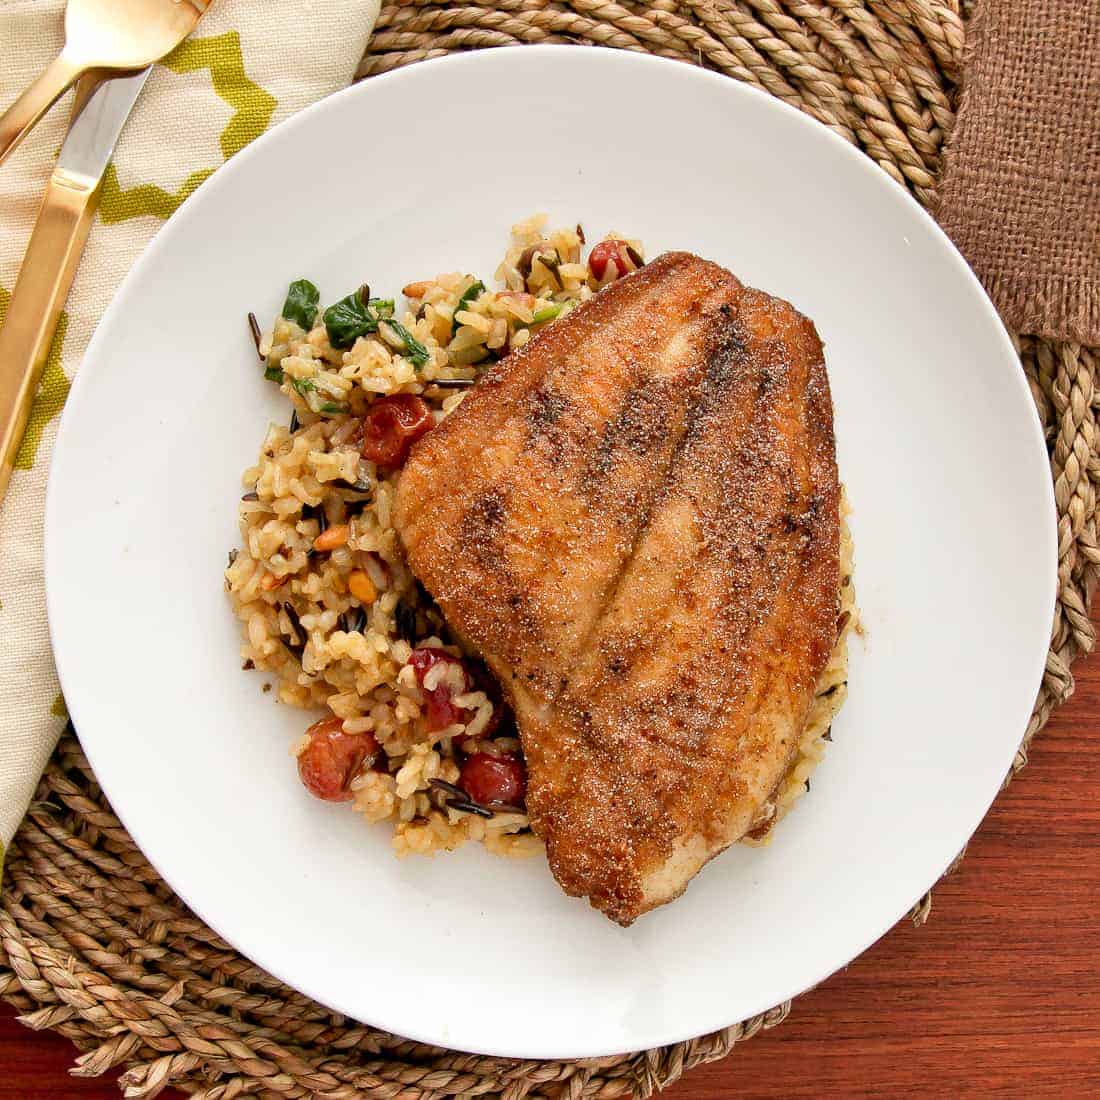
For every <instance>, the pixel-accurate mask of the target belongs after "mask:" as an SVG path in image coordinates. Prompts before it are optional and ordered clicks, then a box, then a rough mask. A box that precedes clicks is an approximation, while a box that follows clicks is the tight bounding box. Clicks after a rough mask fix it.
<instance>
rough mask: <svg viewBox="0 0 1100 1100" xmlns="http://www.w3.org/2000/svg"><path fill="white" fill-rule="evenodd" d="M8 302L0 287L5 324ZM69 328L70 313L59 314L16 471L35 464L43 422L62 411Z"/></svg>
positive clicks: (1, 319) (66, 390)
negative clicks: (63, 364)
mask: <svg viewBox="0 0 1100 1100" xmlns="http://www.w3.org/2000/svg"><path fill="white" fill-rule="evenodd" d="M10 301H11V292H10V291H8V290H5V289H4V287H2V286H0V325H2V324H3V323H4V316H5V315H6V314H7V312H8V302H10ZM68 327H69V315H68V314H67V313H62V314H61V318H60V320H59V321H58V322H57V329H56V330H55V331H54V334H53V342H52V343H51V344H50V351H49V355H48V357H47V359H46V370H45V372H44V373H43V375H42V382H41V384H40V385H39V387H38V393H37V394H36V396H35V399H34V404H33V405H31V418H30V420H29V421H28V423H27V430H26V432H25V433H24V434H23V442H22V444H21V445H20V447H19V451H18V453H17V454H16V456H15V468H16V469H17V470H29V469H30V468H31V467H32V466H33V465H34V460H35V456H36V455H37V454H38V444H39V443H41V442H42V433H43V432H44V431H45V430H46V425H47V424H48V423H49V422H50V421H51V420H53V418H54V417H55V416H57V414H58V413H59V412H61V410H62V408H63V407H64V405H65V399H66V398H67V397H68V396H69V386H70V385H71V383H70V382H69V380H68V379H67V378H66V377H65V372H64V371H63V370H62V369H61V349H62V348H63V347H64V346H65V333H66V331H67V330H68Z"/></svg>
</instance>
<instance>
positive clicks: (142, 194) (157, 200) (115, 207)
mask: <svg viewBox="0 0 1100 1100" xmlns="http://www.w3.org/2000/svg"><path fill="white" fill-rule="evenodd" d="M213 174H214V169H213V168H202V169H200V170H199V171H197V172H192V173H191V175H189V176H188V177H187V179H185V180H184V181H183V186H182V187H181V188H180V189H179V190H178V191H165V190H164V188H163V187H157V186H156V184H153V183H143V184H140V185H139V186H137V187H129V188H127V189H126V190H125V191H124V190H123V189H122V188H121V187H120V186H119V182H118V172H117V171H116V170H115V166H114V165H113V164H108V165H107V171H106V172H104V173H103V191H102V193H101V194H100V199H99V216H100V218H101V219H102V221H103V223H104V224H105V225H113V224H114V223H115V222H124V221H126V220H127V219H128V218H140V217H141V216H142V215H143V214H147V215H149V216H150V217H152V218H160V219H161V220H162V221H167V220H168V219H169V218H170V217H171V216H172V215H173V214H174V213H175V212H176V211H177V210H178V209H179V208H180V206H181V205H182V203H183V200H184V199H186V198H187V197H188V196H189V195H190V194H191V192H192V191H194V190H195V188H196V187H198V185H199V184H200V183H202V182H203V180H205V179H206V178H207V177H209V176H212V175H213Z"/></svg>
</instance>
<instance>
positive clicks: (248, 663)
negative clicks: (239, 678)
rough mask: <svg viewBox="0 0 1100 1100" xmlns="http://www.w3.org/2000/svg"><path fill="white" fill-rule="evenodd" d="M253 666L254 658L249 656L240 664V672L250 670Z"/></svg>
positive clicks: (254, 664) (254, 665)
mask: <svg viewBox="0 0 1100 1100" xmlns="http://www.w3.org/2000/svg"><path fill="white" fill-rule="evenodd" d="M255 667H256V662H255V661H254V660H252V658H251V657H249V658H248V660H247V661H245V662H244V664H243V665H241V671H242V672H251V671H252V669H254V668H255Z"/></svg>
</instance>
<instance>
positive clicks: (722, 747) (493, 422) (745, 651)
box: [395, 253, 839, 924]
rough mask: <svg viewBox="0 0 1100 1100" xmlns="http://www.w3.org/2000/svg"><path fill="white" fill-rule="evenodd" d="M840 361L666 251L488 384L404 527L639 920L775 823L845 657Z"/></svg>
mask: <svg viewBox="0 0 1100 1100" xmlns="http://www.w3.org/2000/svg"><path fill="white" fill-rule="evenodd" d="M838 501H839V490H838V484H837V471H836V462H835V453H834V444H833V430H832V405H831V400H830V396H829V386H828V379H827V377H826V373H825V365H824V359H823V355H822V349H821V343H820V341H819V339H818V337H817V334H816V332H815V331H814V327H813V325H812V324H811V323H810V322H809V321H808V320H807V319H806V318H804V317H802V316H801V315H800V314H799V313H797V312H796V311H795V310H794V308H793V307H792V306H790V305H789V304H788V303H786V302H783V301H781V300H779V299H777V298H773V297H771V296H770V295H767V294H764V293H762V292H760V291H756V290H752V289H749V288H746V287H743V286H742V285H741V284H740V283H739V282H738V280H737V279H736V278H734V277H733V276H732V275H731V274H730V273H729V272H727V271H725V270H724V269H723V268H720V267H718V266H717V265H715V264H712V263H709V262H707V261H705V260H701V259H699V258H698V257H696V256H692V255H689V254H686V253H669V254H666V255H664V256H661V257H660V258H659V259H657V260H655V261H654V262H653V263H651V264H649V265H647V266H646V267H644V268H642V269H641V270H640V271H639V272H637V273H636V274H634V275H632V276H630V277H628V278H626V279H622V280H620V281H619V282H617V283H614V284H612V286H611V287H609V288H608V289H607V290H605V291H603V292H602V293H601V294H599V295H598V296H596V297H595V298H594V299H592V300H591V301H589V302H587V303H585V304H584V305H582V306H581V307H579V308H578V309H576V310H575V311H574V312H573V313H571V314H570V315H569V316H567V317H565V318H563V319H562V320H561V321H558V322H556V323H555V324H554V325H552V326H551V327H550V328H549V329H547V330H546V331H545V332H544V333H542V334H540V335H539V336H537V337H535V338H534V339H533V340H532V341H531V342H530V343H529V344H528V345H527V346H526V347H525V348H523V349H521V350H520V351H517V352H513V353H512V355H510V356H509V357H508V358H507V359H506V360H504V361H503V363H501V364H499V365H498V366H497V367H495V368H494V369H493V370H492V371H490V372H489V374H488V375H486V377H485V379H484V380H483V381H482V383H481V384H480V385H479V386H478V387H477V388H476V389H475V390H474V391H473V392H472V393H470V394H469V396H468V397H467V398H466V400H465V401H464V402H463V404H462V405H461V406H460V407H459V408H458V409H457V410H456V411H455V412H454V413H453V414H452V415H451V416H450V417H449V418H448V419H447V420H445V421H444V422H443V423H442V424H441V425H440V426H439V427H438V428H437V429H436V430H435V431H433V432H431V433H429V434H428V435H427V436H426V437H425V438H424V439H423V440H422V441H421V442H420V443H419V444H417V446H416V447H415V448H414V450H413V452H412V455H411V456H410V459H409V462H408V464H407V465H406V467H405V470H404V472H403V473H402V475H401V478H400V482H399V485H398V491H397V502H396V510H395V525H396V527H397V529H398V531H399V533H400V534H401V538H402V540H403V542H404V545H405V549H406V552H407V555H408V560H409V564H410V566H411V568H412V570H413V572H414V573H415V574H416V575H417V577H418V578H419V579H420V580H421V582H422V583H423V584H424V585H425V587H426V588H427V589H428V591H429V592H430V593H431V594H432V595H433V596H434V597H435V599H436V601H437V602H438V603H439V605H440V607H441V608H442V610H443V612H444V614H445V615H446V617H447V620H448V622H449V623H450V625H451V626H452V628H453V629H454V630H455V631H456V632H457V633H458V634H459V635H460V636H462V637H463V638H464V639H465V640H466V641H467V642H468V643H469V644H470V645H472V646H473V647H474V648H476V649H477V650H478V651H479V652H480V653H481V654H482V655H483V657H484V658H485V660H486V661H487V662H488V664H489V665H490V667H491V668H492V670H493V672H494V673H495V674H496V676H497V677H498V679H499V680H500V681H501V684H502V686H503V689H504V691H505V693H506V695H507V697H508V700H509V702H510V703H511V705H512V707H513V709H514V711H515V714H516V719H517V723H518V726H519V730H520V736H521V738H522V741H523V746H524V752H525V754H526V756H527V763H528V771H529V784H528V799H527V803H528V811H529V814H530V818H531V825H532V828H533V829H534V831H535V832H536V833H537V834H538V835H539V836H540V837H542V838H543V839H544V841H545V842H546V846H547V854H548V857H549V861H550V866H551V869H552V870H553V872H554V875H555V877H556V878H557V879H558V881H559V882H560V883H561V885H562V887H563V888H564V889H565V890H566V892H567V893H570V894H575V895H581V896H587V897H589V898H590V899H591V902H592V904H593V905H595V906H596V907H597V908H599V909H601V910H603V911H604V912H605V913H607V915H608V916H610V917H611V918H612V919H614V920H617V921H619V922H620V923H623V924H629V923H630V922H631V921H632V920H634V919H635V918H636V917H637V916H638V915H639V914H641V913H644V912H646V911H647V910H649V909H652V908H653V907H654V906H657V905H660V904H662V903H663V902H666V901H669V900H671V899H672V898H674V897H676V896H677V895H678V894H680V893H681V892H682V891H683V889H684V888H685V886H686V885H687V883H688V881H689V880H690V879H691V877H692V876H693V875H694V874H695V873H696V872H697V871H698V870H699V868H700V867H702V865H703V864H704V863H705V862H706V861H707V860H708V859H710V858H711V857H712V856H714V855H715V854H716V853H717V852H719V851H721V850H722V849H723V848H725V847H727V846H728V845H729V844H731V843H733V842H734V841H736V840H738V839H740V838H741V837H742V836H743V835H744V834H746V833H747V832H748V831H749V830H750V829H752V828H753V826H754V824H757V823H758V822H759V820H760V819H761V816H762V815H763V814H764V813H765V811H766V808H768V805H769V804H768V800H769V798H770V796H771V795H772V793H773V792H774V790H775V789H776V787H777V785H778V784H779V782H780V781H781V779H782V778H783V776H784V774H785V773H786V771H787V769H788V767H789V765H790V763H791V761H792V759H793V754H794V752H795V750H796V748H797V745H798V740H799V734H800V732H801V730H802V727H803V725H804V723H805V720H806V715H807V711H808V708H809V705H810V702H811V700H812V696H813V692H814V687H815V685H816V683H817V680H818V677H819V675H820V674H821V671H822V669H823V668H824V666H825V663H826V661H827V659H828V656H829V653H830V651H831V650H832V647H833V643H834V641H835V639H836V631H837V589H838V581H839V576H838Z"/></svg>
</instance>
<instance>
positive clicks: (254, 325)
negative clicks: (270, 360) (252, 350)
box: [248, 313, 264, 363]
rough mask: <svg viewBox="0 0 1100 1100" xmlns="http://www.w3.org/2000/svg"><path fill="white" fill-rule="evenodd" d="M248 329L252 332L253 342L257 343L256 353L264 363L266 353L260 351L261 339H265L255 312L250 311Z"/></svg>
mask: <svg viewBox="0 0 1100 1100" xmlns="http://www.w3.org/2000/svg"><path fill="white" fill-rule="evenodd" d="M248 331H249V332H250V333H252V343H254V344H255V345H256V354H257V355H258V356H259V357H260V362H261V363H262V362H263V361H264V353H263V352H262V351H260V341H261V340H262V339H263V333H262V332H260V322H259V321H257V320H256V314H255V313H249V315H248Z"/></svg>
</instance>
